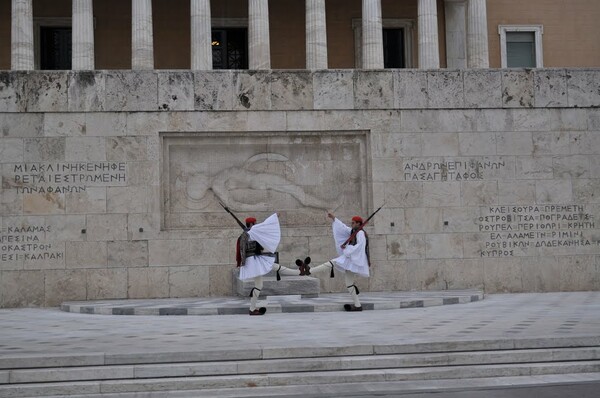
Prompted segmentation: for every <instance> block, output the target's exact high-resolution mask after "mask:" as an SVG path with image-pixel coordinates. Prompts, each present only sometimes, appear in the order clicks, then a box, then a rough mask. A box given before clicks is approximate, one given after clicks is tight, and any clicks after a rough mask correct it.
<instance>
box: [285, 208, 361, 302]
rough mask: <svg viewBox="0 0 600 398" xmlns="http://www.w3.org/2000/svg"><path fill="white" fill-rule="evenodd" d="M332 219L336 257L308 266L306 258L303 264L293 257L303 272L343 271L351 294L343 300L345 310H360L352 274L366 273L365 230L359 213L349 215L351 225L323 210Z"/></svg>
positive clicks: (331, 274) (307, 273) (331, 273)
mask: <svg viewBox="0 0 600 398" xmlns="http://www.w3.org/2000/svg"><path fill="white" fill-rule="evenodd" d="M327 217H329V218H330V219H331V220H332V221H333V223H332V228H333V239H334V241H335V248H336V250H337V252H338V255H339V256H338V257H337V258H334V259H333V260H330V261H327V262H326V263H323V264H321V265H318V266H316V267H313V268H310V267H309V266H308V264H307V260H308V261H310V258H307V259H306V260H305V261H304V263H303V264H299V263H302V261H301V260H296V263H297V264H298V266H299V267H300V269H301V270H304V272H303V274H305V275H310V274H317V273H320V272H324V271H329V272H330V276H331V277H332V278H333V276H334V271H333V270H334V268H335V269H337V270H338V271H341V272H343V273H344V279H345V282H346V288H347V289H348V293H350V295H351V296H352V300H353V304H345V305H344V309H345V310H346V311H362V306H361V304H360V300H359V299H358V294H359V291H358V288H357V287H356V285H355V284H354V279H355V276H356V275H360V276H364V277H367V278H368V277H369V267H370V263H369V241H368V237H367V233H366V232H365V231H364V230H363V229H362V226H363V219H362V218H361V217H359V216H354V217H352V223H351V227H348V226H347V225H346V224H344V223H343V222H341V221H340V220H338V219H337V218H335V216H334V215H333V214H332V213H327Z"/></svg>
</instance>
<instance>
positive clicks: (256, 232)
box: [236, 214, 300, 315]
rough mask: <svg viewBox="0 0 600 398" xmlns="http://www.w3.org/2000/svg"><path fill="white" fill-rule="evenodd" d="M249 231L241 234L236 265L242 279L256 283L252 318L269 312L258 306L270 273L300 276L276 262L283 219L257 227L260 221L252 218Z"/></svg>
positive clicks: (247, 225)
mask: <svg viewBox="0 0 600 398" xmlns="http://www.w3.org/2000/svg"><path fill="white" fill-rule="evenodd" d="M245 223H246V228H245V230H244V232H242V234H241V235H240V237H239V238H238V240H237V244H236V262H237V266H238V267H239V268H240V279H242V280H247V279H253V280H254V288H252V291H251V292H250V310H249V314H250V315H263V314H264V313H265V312H266V311H267V309H266V308H265V307H260V308H257V307H256V302H257V301H258V297H259V296H260V291H261V290H262V288H263V276H264V275H266V274H268V273H269V272H270V271H276V272H277V279H279V274H280V273H281V274H283V275H299V274H300V272H299V271H298V270H294V269H290V268H287V267H284V266H282V265H279V264H278V263H277V262H276V258H277V254H276V250H277V246H278V245H279V241H280V240H281V230H280V227H279V217H278V216H277V214H273V215H271V216H269V217H268V218H267V219H266V220H265V221H263V222H262V223H259V224H257V223H256V218H254V217H248V218H246V220H245Z"/></svg>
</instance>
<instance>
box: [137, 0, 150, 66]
mask: <svg viewBox="0 0 600 398" xmlns="http://www.w3.org/2000/svg"><path fill="white" fill-rule="evenodd" d="M131 53H132V54H131V69H154V44H153V35H152V0H132V7H131Z"/></svg>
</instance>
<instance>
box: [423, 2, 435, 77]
mask: <svg viewBox="0 0 600 398" xmlns="http://www.w3.org/2000/svg"><path fill="white" fill-rule="evenodd" d="M439 67H440V46H439V38H438V19H437V1H436V0H419V68H421V69H438V68H439Z"/></svg>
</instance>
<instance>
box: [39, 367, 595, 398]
mask: <svg viewBox="0 0 600 398" xmlns="http://www.w3.org/2000/svg"><path fill="white" fill-rule="evenodd" d="M599 382H600V373H572V374H570V373H568V374H559V375H554V374H550V375H536V376H514V377H480V378H466V379H437V380H408V381H388V382H378V383H337V384H316V385H291V386H274V387H253V388H247V387H246V388H222V389H203V390H185V391H157V392H146V393H144V394H143V397H144V398H165V396H168V397H170V398H190V397H194V398H199V397H206V398H264V397H287V398H290V397H299V398H305V397H306V396H311V397H325V396H326V397H343V396H356V395H361V396H375V395H382V396H397V395H398V392H399V391H401V392H402V395H408V394H431V395H432V394H434V393H437V394H440V393H454V394H456V392H457V391H465V389H468V390H469V391H481V390H495V389H507V388H511V389H514V388H531V387H552V386H562V387H564V386H565V385H573V384H582V383H586V384H588V383H594V384H598V383H599ZM97 397H102V398H141V397H140V394H139V393H136V392H129V393H127V392H124V393H112V394H108V393H105V394H85V395H71V396H69V398H97ZM47 398H64V396H63V395H60V396H59V395H52V396H47Z"/></svg>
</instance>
